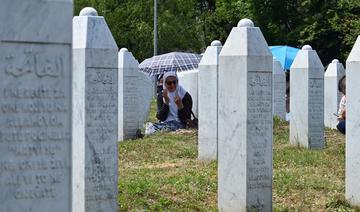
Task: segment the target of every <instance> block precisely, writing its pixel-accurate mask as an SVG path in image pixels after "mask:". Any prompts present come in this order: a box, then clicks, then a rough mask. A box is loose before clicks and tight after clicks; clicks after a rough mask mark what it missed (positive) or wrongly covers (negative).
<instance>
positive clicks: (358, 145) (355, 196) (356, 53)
mask: <svg viewBox="0 0 360 212" xmlns="http://www.w3.org/2000/svg"><path fill="white" fill-rule="evenodd" d="M359 82H360V36H358V38H357V40H356V43H355V45H354V47H353V49H352V50H351V52H350V55H349V57H348V59H347V61H346V163H345V164H346V168H345V196H346V199H347V200H348V201H349V202H350V203H351V204H352V205H355V206H360V183H359V178H360V155H359V151H360V142H359V141H360V140H359V138H360V127H359V125H360V118H359V117H360V83H359Z"/></svg>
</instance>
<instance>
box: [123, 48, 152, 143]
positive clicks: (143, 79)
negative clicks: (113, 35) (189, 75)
mask: <svg viewBox="0 0 360 212" xmlns="http://www.w3.org/2000/svg"><path fill="white" fill-rule="evenodd" d="M118 57H119V66H118V67H119V91H118V95H119V114H120V115H119V128H118V132H119V139H118V140H119V141H123V140H125V139H131V138H135V137H136V131H137V130H138V129H141V128H142V127H143V125H144V122H145V121H146V120H147V117H148V114H149V111H150V104H151V99H152V95H153V90H154V85H153V83H152V81H151V79H150V78H149V77H147V76H146V75H145V74H143V73H141V72H140V71H139V68H138V66H139V62H138V61H137V60H136V59H135V58H134V56H133V55H132V53H131V52H129V51H128V50H127V49H126V48H122V49H121V50H120V51H119V54H118Z"/></svg>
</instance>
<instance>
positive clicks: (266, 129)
mask: <svg viewBox="0 0 360 212" xmlns="http://www.w3.org/2000/svg"><path fill="white" fill-rule="evenodd" d="M272 70H273V57H272V55H271V52H270V50H269V48H268V45H267V42H266V40H265V38H264V37H263V35H262V33H261V31H260V29H259V28H258V27H254V24H253V22H252V21H251V20H249V19H242V20H241V21H240V22H239V23H238V26H237V27H234V28H233V29H232V31H231V33H230V35H229V37H228V38H227V40H226V42H225V44H224V47H223V49H222V51H221V53H220V58H219V108H218V117H219V124H218V208H219V211H271V210H272V163H273V162H272V138H273V115H272Z"/></svg>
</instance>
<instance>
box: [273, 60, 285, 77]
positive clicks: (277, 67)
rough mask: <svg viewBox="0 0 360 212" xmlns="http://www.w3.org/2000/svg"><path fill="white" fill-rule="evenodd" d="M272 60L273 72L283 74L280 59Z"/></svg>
mask: <svg viewBox="0 0 360 212" xmlns="http://www.w3.org/2000/svg"><path fill="white" fill-rule="evenodd" d="M273 62H274V67H273V68H274V70H273V74H281V75H283V74H284V75H285V72H284V70H283V68H282V66H281V63H280V61H278V60H277V59H275V58H274V59H273Z"/></svg>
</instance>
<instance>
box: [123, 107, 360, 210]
mask: <svg viewBox="0 0 360 212" xmlns="http://www.w3.org/2000/svg"><path fill="white" fill-rule="evenodd" d="M155 111H156V105H155V103H153V104H152V110H151V115H150V117H152V118H150V119H149V120H151V121H154V120H155V119H154V118H153V117H154V116H155ZM274 123H275V126H274V179H273V182H274V187H273V207H274V210H275V211H310V210H311V211H355V210H356V209H354V208H351V207H350V205H349V204H348V203H347V202H346V201H345V200H344V192H345V187H344V181H345V179H344V178H345V137H344V136H343V135H341V134H340V133H338V132H337V131H334V130H329V129H326V149H325V150H306V149H302V148H298V147H294V146H291V145H290V144H289V142H288V138H289V127H288V124H287V123H286V122H283V121H280V120H278V119H275V122H274ZM119 149H120V153H119V164H120V167H119V178H120V179H119V191H120V195H119V204H120V205H121V206H120V207H121V211H134V210H135V211H138V210H150V211H159V210H166V211H216V210H217V163H216V162H211V163H203V162H200V161H198V160H197V159H196V158H197V132H196V131H193V130H183V131H180V132H175V133H157V134H155V135H153V136H149V137H145V138H144V139H141V140H132V141H125V142H123V143H121V144H120V148H119Z"/></svg>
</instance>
